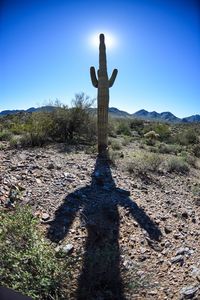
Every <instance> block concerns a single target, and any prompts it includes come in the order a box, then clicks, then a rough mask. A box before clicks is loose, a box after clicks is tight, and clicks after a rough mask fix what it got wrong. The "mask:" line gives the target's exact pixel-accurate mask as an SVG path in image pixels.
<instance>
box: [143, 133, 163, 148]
mask: <svg viewBox="0 0 200 300" xmlns="http://www.w3.org/2000/svg"><path fill="white" fill-rule="evenodd" d="M144 137H145V142H146V144H147V145H149V146H154V145H155V143H156V140H157V139H158V138H159V134H158V133H156V132H155V131H154V130H151V131H148V132H147V133H145V134H144Z"/></svg>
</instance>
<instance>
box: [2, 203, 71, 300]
mask: <svg viewBox="0 0 200 300" xmlns="http://www.w3.org/2000/svg"><path fill="white" fill-rule="evenodd" d="M0 223H1V232H0V253H1V255H0V265H1V269H0V282H1V285H3V286H7V287H9V288H12V289H14V290H17V291H20V292H22V293H23V294H25V295H28V296H31V297H32V298H33V299H66V295H65V296H64V286H65V284H66V282H67V281H68V280H69V278H70V274H69V259H68V260H66V258H65V260H58V259H57V258H56V257H55V251H54V249H53V247H52V246H51V245H50V244H49V243H47V241H45V240H44V238H43V237H42V235H41V233H40V232H39V229H38V221H37V219H36V218H35V217H33V215H32V213H31V210H30V209H29V208H27V207H23V208H19V207H17V208H16V210H14V211H11V212H1V215H0Z"/></svg>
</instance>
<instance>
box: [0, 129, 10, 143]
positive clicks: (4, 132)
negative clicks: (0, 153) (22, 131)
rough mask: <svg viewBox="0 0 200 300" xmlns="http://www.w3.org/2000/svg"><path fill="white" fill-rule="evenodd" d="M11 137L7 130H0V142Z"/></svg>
mask: <svg viewBox="0 0 200 300" xmlns="http://www.w3.org/2000/svg"><path fill="white" fill-rule="evenodd" d="M11 137H12V133H11V132H10V131H8V130H2V131H1V132H0V141H9V140H10V139H11Z"/></svg>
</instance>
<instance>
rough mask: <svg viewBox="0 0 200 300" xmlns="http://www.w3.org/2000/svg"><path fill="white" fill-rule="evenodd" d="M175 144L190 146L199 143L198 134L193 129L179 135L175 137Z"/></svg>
mask: <svg viewBox="0 0 200 300" xmlns="http://www.w3.org/2000/svg"><path fill="white" fill-rule="evenodd" d="M174 140H175V142H177V143H179V144H180V145H183V146H188V145H190V144H196V143H198V133H197V132H196V131H195V130H194V129H193V128H189V129H187V130H184V131H183V132H181V133H179V134H177V135H176V136H175V137H174Z"/></svg>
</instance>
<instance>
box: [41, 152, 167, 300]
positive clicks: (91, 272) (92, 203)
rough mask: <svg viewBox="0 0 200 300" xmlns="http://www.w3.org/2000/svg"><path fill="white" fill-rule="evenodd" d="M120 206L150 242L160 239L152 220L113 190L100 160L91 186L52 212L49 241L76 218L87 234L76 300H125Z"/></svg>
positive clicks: (57, 238)
mask: <svg viewBox="0 0 200 300" xmlns="http://www.w3.org/2000/svg"><path fill="white" fill-rule="evenodd" d="M119 206H122V207H124V208H126V211H128V213H129V214H130V215H131V216H132V217H133V218H134V219H135V220H136V221H137V223H138V225H139V226H140V227H141V228H143V229H144V230H145V231H146V233H147V234H148V236H149V239H150V240H151V241H159V240H160V239H161V231H160V229H159V228H158V227H157V225H156V224H155V223H154V222H153V220H151V219H150V217H149V216H148V215H147V214H146V213H145V211H144V210H143V209H142V208H140V207H139V206H138V205H137V204H136V203H135V202H134V201H133V200H132V199H131V198H130V197H129V196H128V192H127V191H125V190H122V189H120V188H117V187H116V185H115V182H114V180H113V178H112V174H111V170H110V167H109V164H108V163H107V162H106V161H105V160H103V159H101V158H97V160H96V164H95V168H94V172H93V174H92V176H91V184H90V185H88V186H85V187H83V188H81V189H77V190H75V191H74V192H73V193H71V194H69V195H67V197H66V198H65V200H64V202H63V203H62V204H61V206H60V207H59V208H58V209H57V210H56V212H55V218H54V220H53V221H52V222H51V224H50V227H49V229H48V232H47V237H48V238H49V239H50V240H51V241H53V242H59V241H61V240H63V239H64V238H65V237H66V235H67V234H68V232H69V229H70V227H71V226H72V224H73V221H74V219H75V217H77V215H79V217H80V227H82V228H84V229H86V230H87V240H86V242H85V250H84V259H83V266H82V271H81V274H80V276H79V280H78V289H77V294H76V299H78V300H83V299H84V300H85V299H87V300H92V299H102V300H103V299H105V300H111V299H112V300H113V299H119V300H123V299H125V296H124V284H123V281H122V278H121V273H120V268H121V264H122V263H121V258H120V254H121V253H120V251H121V250H120V247H119V226H120V217H119V212H118V207H119Z"/></svg>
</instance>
